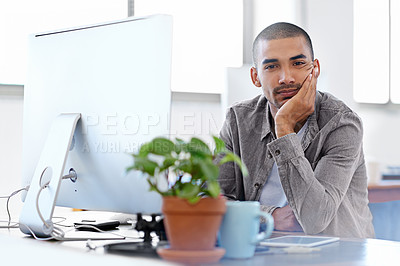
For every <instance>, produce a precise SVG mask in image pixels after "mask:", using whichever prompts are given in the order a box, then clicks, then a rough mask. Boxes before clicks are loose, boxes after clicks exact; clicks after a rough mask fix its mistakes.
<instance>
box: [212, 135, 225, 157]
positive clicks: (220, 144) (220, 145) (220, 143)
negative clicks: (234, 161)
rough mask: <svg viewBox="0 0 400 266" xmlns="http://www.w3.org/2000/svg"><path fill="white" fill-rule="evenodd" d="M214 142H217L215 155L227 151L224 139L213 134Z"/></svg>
mask: <svg viewBox="0 0 400 266" xmlns="http://www.w3.org/2000/svg"><path fill="white" fill-rule="evenodd" d="M213 139H214V142H215V149H214V155H217V154H220V153H225V152H227V149H226V147H225V143H224V142H223V141H222V139H220V138H218V137H216V136H213Z"/></svg>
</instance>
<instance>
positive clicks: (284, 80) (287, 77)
mask: <svg viewBox="0 0 400 266" xmlns="http://www.w3.org/2000/svg"><path fill="white" fill-rule="evenodd" d="M293 83H295V79H294V77H293V73H292V72H291V71H290V69H289V68H282V70H281V73H280V77H279V84H280V85H282V84H293Z"/></svg>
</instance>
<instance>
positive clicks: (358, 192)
mask: <svg viewBox="0 0 400 266" xmlns="http://www.w3.org/2000/svg"><path fill="white" fill-rule="evenodd" d="M267 112H269V108H268V102H267V99H266V98H265V97H264V96H263V95H260V96H257V97H256V98H254V99H252V100H247V101H243V102H241V103H238V104H236V105H234V106H232V107H231V108H230V109H229V110H228V112H227V115H226V120H225V122H224V125H223V127H222V129H221V132H220V137H221V138H222V140H223V141H224V142H225V144H226V147H227V148H228V149H229V150H230V151H232V152H234V153H236V154H237V155H238V156H240V157H241V159H242V160H243V162H244V163H245V164H246V166H247V168H248V170H249V175H248V176H247V177H243V176H242V173H241V171H240V170H239V168H238V167H237V165H234V164H233V163H225V164H223V165H222V166H221V168H220V176H219V183H220V185H221V188H222V191H223V193H224V194H225V195H226V196H227V197H229V198H231V199H235V200H251V201H258V200H259V199H260V195H261V191H262V186H263V185H264V184H265V182H266V180H267V178H268V175H269V173H270V171H271V169H272V166H273V164H274V162H276V164H277V167H278V172H279V176H280V180H281V183H282V187H283V190H284V192H285V194H286V197H287V200H288V204H289V205H290V207H291V208H292V209H293V212H294V215H295V216H296V218H297V220H298V222H299V223H300V225H301V226H302V228H303V230H304V232H305V233H306V234H320V233H321V234H326V235H334V236H341V237H360V238H364V237H374V229H373V226H372V215H371V212H370V210H369V208H368V190H367V176H366V168H365V162H364V155H363V148H362V137H363V128H362V122H361V119H360V118H359V117H358V116H357V115H356V114H355V113H354V112H353V111H352V110H351V109H350V108H348V107H347V106H346V105H345V104H344V103H343V102H341V101H339V100H338V99H336V98H335V97H334V96H332V95H330V94H328V93H322V92H319V91H317V95H316V100H315V111H314V113H313V114H312V115H310V117H309V118H308V127H307V129H306V131H305V133H304V136H303V138H302V139H301V140H299V138H298V137H297V136H296V135H295V134H294V133H292V134H289V135H286V136H284V137H281V138H278V139H276V138H275V136H274V133H273V132H272V131H271V130H272V128H271V122H272V121H270V120H271V119H272V117H271V116H270V115H266V114H267ZM262 209H263V210H264V211H267V212H272V211H273V210H274V209H275V206H262Z"/></svg>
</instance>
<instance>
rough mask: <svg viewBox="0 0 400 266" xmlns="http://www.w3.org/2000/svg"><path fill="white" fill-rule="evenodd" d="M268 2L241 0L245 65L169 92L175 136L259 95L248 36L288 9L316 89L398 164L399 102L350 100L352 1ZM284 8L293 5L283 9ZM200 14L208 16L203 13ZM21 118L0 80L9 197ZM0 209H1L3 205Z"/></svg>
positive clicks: (371, 146)
mask: <svg viewBox="0 0 400 266" xmlns="http://www.w3.org/2000/svg"><path fill="white" fill-rule="evenodd" d="M268 2H269V1H261V0H259V1H249V0H244V2H243V3H244V6H243V7H244V16H243V18H242V19H243V29H244V35H243V55H242V56H243V63H244V64H243V66H235V67H230V68H227V69H226V70H225V71H224V72H223V73H222V75H224V83H223V87H216V88H215V89H213V87H212V84H210V86H209V87H208V88H207V93H204V92H200V91H199V92H184V91H174V92H173V94H172V111H171V121H172V122H171V129H172V130H173V134H176V135H177V136H181V137H189V136H190V135H198V136H200V137H203V138H204V139H206V140H207V138H209V134H217V133H218V131H219V128H220V127H221V125H222V122H223V120H224V113H225V109H226V107H227V106H229V105H230V104H231V103H232V102H234V101H237V100H240V99H245V98H250V97H252V96H253V95H257V94H259V93H260V91H259V89H258V88H256V87H254V86H253V85H252V84H251V82H250V76H249V67H250V65H249V63H250V54H249V50H250V46H251V42H252V38H253V37H254V35H255V34H256V33H257V32H258V31H259V30H261V28H260V24H259V23H260V21H263V19H264V20H265V23H266V24H265V26H266V25H268V24H269V23H272V22H274V21H269V20H268V19H279V16H277V15H276V14H279V13H281V14H287V13H288V12H289V13H290V14H292V16H291V21H290V22H294V23H296V24H298V25H300V26H302V27H303V28H305V29H306V30H307V31H308V33H309V34H310V36H311V38H312V40H313V44H314V49H315V56H316V57H317V58H318V59H319V60H320V63H321V78H320V80H319V85H318V88H319V89H320V90H322V91H326V92H330V93H332V94H334V95H335V96H337V97H338V98H340V99H342V100H343V101H344V102H345V103H346V104H348V105H349V106H350V107H351V108H353V109H354V110H355V111H356V112H357V113H358V114H359V115H360V116H361V118H362V120H363V123H364V151H365V154H366V157H367V159H368V160H375V161H378V162H379V163H380V164H381V165H382V167H385V166H387V165H400V154H399V151H400V140H399V138H398V132H399V130H400V105H396V104H393V103H387V104H365V103H357V102H355V101H354V99H353V14H354V12H353V11H354V10H353V1H349V0H337V1H333V0H304V1H281V2H283V3H284V4H283V6H282V8H279V7H276V6H275V7H274V8H275V10H273V9H272V8H271V9H265V11H264V10H263V8H265V6H266V5H268ZM270 2H273V1H270ZM260 7H263V8H261V9H260ZM287 7H291V8H292V9H291V10H286V9H285V8H287ZM269 12H272V13H273V14H275V15H276V18H275V17H274V16H269ZM263 15H264V16H263ZM204 16H205V17H206V14H204ZM221 17H223V13H221ZM256 17H257V19H258V20H259V23H258V24H255V23H254V20H255V18H256ZM221 37H223V33H221ZM214 41H215V42H217V40H214ZM211 42H212V40H211ZM375 53H377V54H379V51H371V54H370V55H368V56H370V57H371V60H372V59H373V57H374V55H375ZM374 67H376V66H373V63H371V72H370V73H365V78H366V79H368V78H369V76H370V75H374V70H373V68H374ZM204 78H205V79H206V78H207V77H204ZM187 86H190V84H188V85H187ZM376 89H377V90H379V89H380V88H376ZM22 121H23V84H20V85H1V84H0V195H8V194H10V193H11V192H12V191H14V190H16V189H18V188H20V175H21V163H22V162H21V157H22ZM20 207H21V203H20V202H19V199H13V200H12V202H11V212H12V214H13V217H17V216H18V214H19V210H20ZM0 211H1V212H5V208H4V209H0ZM2 216H4V215H2Z"/></svg>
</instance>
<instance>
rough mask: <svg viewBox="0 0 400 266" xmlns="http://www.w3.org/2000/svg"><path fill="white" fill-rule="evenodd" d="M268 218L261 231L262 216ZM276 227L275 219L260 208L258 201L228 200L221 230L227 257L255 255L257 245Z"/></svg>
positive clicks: (235, 257) (220, 233) (220, 235)
mask: <svg viewBox="0 0 400 266" xmlns="http://www.w3.org/2000/svg"><path fill="white" fill-rule="evenodd" d="M261 216H262V217H264V218H265V220H266V227H265V231H263V232H260V233H259V230H260V217H261ZM273 229H274V219H273V218H272V216H271V215H270V214H268V213H266V212H262V211H261V210H260V203H259V202H258V201H228V202H227V203H226V213H225V215H224V218H223V220H222V224H221V227H220V232H219V244H220V246H221V247H223V248H224V249H225V258H232V259H247V258H251V257H253V256H254V252H255V249H256V245H257V244H258V243H259V242H260V241H262V240H264V239H266V238H268V237H269V236H270V235H271V233H272V230H273Z"/></svg>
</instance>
